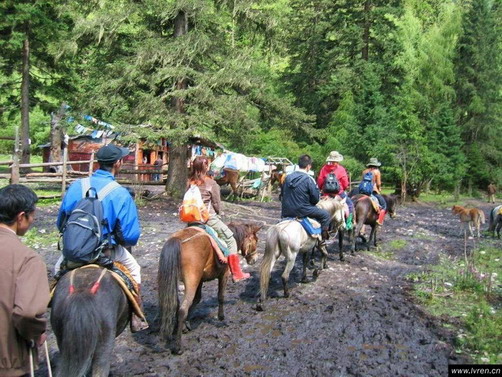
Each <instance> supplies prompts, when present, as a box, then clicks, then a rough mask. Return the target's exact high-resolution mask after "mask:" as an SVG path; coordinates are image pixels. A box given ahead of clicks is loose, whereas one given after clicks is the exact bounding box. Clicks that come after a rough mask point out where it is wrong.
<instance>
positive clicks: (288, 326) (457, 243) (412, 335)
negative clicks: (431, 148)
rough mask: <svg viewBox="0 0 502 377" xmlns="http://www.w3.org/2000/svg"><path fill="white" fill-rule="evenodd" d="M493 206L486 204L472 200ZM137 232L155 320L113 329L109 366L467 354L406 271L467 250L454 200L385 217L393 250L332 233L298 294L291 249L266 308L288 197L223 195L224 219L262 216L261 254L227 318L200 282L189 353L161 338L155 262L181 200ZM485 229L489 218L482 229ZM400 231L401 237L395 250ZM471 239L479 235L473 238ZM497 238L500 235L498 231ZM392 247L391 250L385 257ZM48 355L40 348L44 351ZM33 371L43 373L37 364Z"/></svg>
mask: <svg viewBox="0 0 502 377" xmlns="http://www.w3.org/2000/svg"><path fill="white" fill-rule="evenodd" d="M473 205H477V206H478V207H480V208H482V209H483V210H484V211H485V214H488V211H489V208H491V206H489V205H488V204H486V203H482V202H473ZM139 211H140V219H141V224H142V231H143V232H142V237H141V240H140V243H139V245H138V246H137V247H135V248H134V250H133V254H134V255H135V257H136V258H137V260H138V262H139V263H140V265H141V267H142V279H143V284H142V286H143V298H144V302H145V309H146V313H147V317H148V320H149V322H150V324H151V327H150V329H148V330H146V331H144V332H141V333H136V334H132V333H131V332H130V331H129V329H127V330H126V331H125V332H124V333H122V334H121V335H120V336H119V337H117V339H116V344H115V350H114V353H113V355H114V356H113V359H112V363H111V371H112V375H113V376H144V377H147V376H148V377H154V376H424V377H425V376H427V377H430V376H446V375H447V374H448V372H447V371H448V364H449V363H450V364H455V363H462V362H468V361H469V359H468V358H467V356H464V355H457V354H456V353H455V350H454V346H453V339H454V335H455V334H453V333H452V332H451V330H446V329H445V328H444V327H443V326H442V324H441V321H440V319H437V318H432V317H430V316H429V315H427V314H426V313H425V312H424V311H423V309H422V308H421V307H420V305H418V303H416V302H415V300H414V299H413V297H412V295H411V294H410V288H411V284H412V283H411V282H410V281H409V280H407V279H406V275H407V274H409V273H411V272H416V271H421V270H423V269H425V268H427V266H429V265H430V264H434V263H437V262H438V260H439V257H440V255H442V254H443V255H451V256H459V257H460V256H462V255H463V253H464V238H463V235H462V234H461V229H460V227H459V221H458V219H457V218H456V217H454V216H452V215H451V211H450V210H449V209H441V208H438V207H436V206H434V205H427V204H409V205H406V206H400V207H399V208H398V218H396V219H390V218H387V219H386V221H385V224H384V226H383V229H382V231H381V232H380V233H379V235H378V239H379V242H380V250H382V251H385V253H386V254H387V258H380V257H378V254H377V253H368V252H366V251H365V249H363V250H360V251H358V252H356V254H355V255H353V256H352V255H350V254H347V255H346V262H340V261H339V260H338V250H337V242H333V243H332V244H329V251H330V257H329V261H328V269H326V270H324V271H323V272H322V273H321V275H320V276H319V277H318V278H317V279H314V278H313V276H312V275H313V274H312V270H309V272H308V279H309V281H308V283H305V284H303V283H300V279H301V276H300V273H301V269H300V268H301V258H298V259H297V262H296V266H295V269H294V270H293V272H292V273H291V277H290V286H291V290H290V293H291V295H290V297H289V298H284V297H283V291H282V283H281V279H280V274H281V273H282V270H283V268H284V262H283V260H282V259H281V260H279V262H278V263H276V266H275V268H274V271H273V272H272V279H271V284H270V288H269V299H268V301H267V302H266V307H265V311H264V312H258V311H256V310H255V308H256V300H257V295H258V291H259V272H258V269H259V264H260V260H261V255H263V251H264V242H265V235H266V229H267V227H268V226H270V225H272V224H275V223H276V222H277V220H278V219H279V216H280V205H279V203H278V202H277V200H276V201H274V202H271V203H257V202H248V201H246V202H240V203H239V204H233V203H225V204H224V211H225V214H224V216H223V217H224V220H225V221H226V222H230V221H242V222H255V223H259V224H263V225H264V227H263V229H262V230H261V231H260V232H259V233H258V235H259V237H260V244H259V253H260V259H259V260H258V263H257V264H255V265H254V266H247V265H246V262H245V261H244V260H243V259H241V265H242V267H243V270H244V271H246V272H250V273H251V275H252V278H251V279H248V280H246V281H243V282H239V283H233V282H231V281H230V282H229V284H228V289H227V292H226V300H225V320H224V321H219V320H218V319H217V309H218V307H217V297H216V295H217V282H216V281H212V282H208V283H205V284H204V287H203V291H202V301H201V303H200V304H199V306H198V308H197V310H196V311H195V312H194V314H193V316H192V319H191V321H190V323H191V328H192V329H191V331H190V332H188V333H186V334H184V335H183V343H184V349H185V352H184V353H183V354H182V355H180V356H175V355H172V354H171V352H170V350H169V344H166V342H164V341H161V340H160V339H159V324H158V320H157V315H158V305H157V297H158V296H157V265H158V260H159V255H160V251H161V248H162V245H163V244H164V242H165V241H166V239H167V238H168V237H169V235H170V234H172V233H174V232H175V231H177V230H179V229H181V228H182V227H183V226H184V224H182V223H181V222H180V221H179V220H178V218H177V203H176V202H174V201H172V200H170V199H167V198H162V199H159V200H152V201H146V204H145V205H144V206H141V207H140V208H139ZM56 213H57V206H52V207H44V208H41V209H40V210H39V212H38V218H37V220H36V221H37V223H36V224H35V226H36V227H37V228H38V229H44V228H45V229H50V228H51V227H53V226H54V225H53V224H54V222H55V219H56ZM486 228H487V224H485V225H484V228H483V229H486ZM394 240H402V242H401V244H402V245H404V246H402V247H399V248H395V249H393V248H392V247H390V245H392V242H393V241H394ZM469 242H470V244H469V245H468V247H469V248H472V246H473V245H472V243H473V242H474V241H472V240H470V241H469ZM490 242H493V243H494V244H497V243H498V244H499V243H500V241H496V240H493V241H490ZM38 251H39V252H40V253H41V254H42V255H43V257H44V259H45V261H46V263H47V265H48V268H49V269H50V270H51V271H52V267H53V265H54V263H55V262H56V260H57V257H58V252H57V251H56V250H54V249H53V248H47V249H43V248H42V249H39V250H38ZM389 253H390V256H389ZM49 349H50V354H51V359H52V362H53V364H55V366H56V367H57V359H58V349H57V345H56V341H55V337H54V335H53V334H52V333H50V334H49ZM42 362H43V358H42ZM41 366H42V367H41V369H40V370H39V371H38V372H37V376H46V375H47V368H46V367H45V366H43V364H42V363H41Z"/></svg>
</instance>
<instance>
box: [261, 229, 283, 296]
mask: <svg viewBox="0 0 502 377" xmlns="http://www.w3.org/2000/svg"><path fill="white" fill-rule="evenodd" d="M278 247H280V245H279V231H278V230H277V227H275V226H272V227H271V228H270V229H269V230H268V233H267V241H266V243H265V254H264V255H263V260H262V262H261V266H260V299H261V302H262V303H263V302H265V300H266V298H267V291H268V285H269V283H270V273H271V272H272V271H271V270H272V263H273V262H274V259H275V252H276V250H277V248H278Z"/></svg>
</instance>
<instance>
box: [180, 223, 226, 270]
mask: <svg viewBox="0 0 502 377" xmlns="http://www.w3.org/2000/svg"><path fill="white" fill-rule="evenodd" d="M187 228H190V229H193V230H195V231H196V232H197V233H196V234H194V235H192V236H190V237H188V238H185V239H182V241H181V242H182V243H184V242H187V241H189V240H191V239H192V238H195V237H200V236H207V237H209V240H210V241H211V246H212V247H213V250H214V252H215V253H216V255H217V257H218V260H219V261H220V262H221V263H223V264H227V263H228V260H227V256H228V255H229V254H230V252H229V250H228V247H227V245H226V244H225V242H224V241H223V240H222V239H220V238H219V237H218V234H217V233H216V231H215V230H214V229H213V228H211V227H210V226H209V225H205V224H200V223H190V224H188V227H187ZM179 232H181V231H179ZM179 232H176V233H175V234H174V235H173V237H176V236H178V237H179V236H180V235H179V234H178V233H179ZM180 238H181V237H180Z"/></svg>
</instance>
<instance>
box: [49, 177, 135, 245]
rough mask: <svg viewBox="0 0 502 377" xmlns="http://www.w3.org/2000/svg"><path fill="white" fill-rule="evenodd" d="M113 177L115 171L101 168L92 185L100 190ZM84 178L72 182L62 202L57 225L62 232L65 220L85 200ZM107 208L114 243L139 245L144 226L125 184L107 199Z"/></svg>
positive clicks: (104, 205) (104, 200)
mask: <svg viewBox="0 0 502 377" xmlns="http://www.w3.org/2000/svg"><path fill="white" fill-rule="evenodd" d="M113 180H115V178H114V176H113V175H112V174H111V173H109V172H107V171H105V170H101V169H98V170H96V171H95V172H94V174H93V175H92V177H91V187H94V188H95V189H96V191H99V190H101V189H102V188H103V187H105V186H106V185H107V184H108V183H109V182H111V181H113ZM81 181H82V180H81V179H79V180H78V181H76V182H73V183H72V184H71V186H70V187H69V188H68V191H67V192H66V194H65V196H64V199H63V202H62V203H61V207H60V208H59V214H58V220H57V226H58V229H59V230H60V231H61V228H62V225H63V223H64V221H65V219H66V218H67V217H68V216H69V215H70V213H71V211H72V210H73V209H74V208H75V206H76V205H77V202H78V201H80V199H82V184H81ZM103 210H104V217H105V218H106V219H107V220H108V224H109V225H110V229H111V231H112V243H113V244H119V245H122V246H134V245H136V243H137V242H138V239H139V236H140V234H141V229H140V225H139V218H138V210H137V208H136V204H135V203H134V200H133V198H132V197H131V194H129V191H127V189H126V188H125V187H122V186H120V187H117V188H116V189H114V190H113V191H112V192H110V193H109V194H108V195H107V196H106V197H105V198H104V199H103ZM104 228H105V227H104ZM108 233H109V231H108V229H103V235H104V236H106V235H107V234H108Z"/></svg>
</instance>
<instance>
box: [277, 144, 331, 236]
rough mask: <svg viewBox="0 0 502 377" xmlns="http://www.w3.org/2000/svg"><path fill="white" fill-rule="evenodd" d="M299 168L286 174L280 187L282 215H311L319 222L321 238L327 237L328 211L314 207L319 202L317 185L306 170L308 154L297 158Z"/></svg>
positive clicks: (307, 169) (310, 166)
mask: <svg viewBox="0 0 502 377" xmlns="http://www.w3.org/2000/svg"><path fill="white" fill-rule="evenodd" d="M298 166H299V169H298V170H297V171H295V172H293V173H291V174H289V175H288V176H286V180H285V181H284V185H283V188H282V211H281V216H282V217H312V218H314V219H316V220H318V221H319V222H320V223H321V228H322V237H323V240H324V241H325V240H327V239H328V230H329V225H330V220H331V219H330V215H329V213H328V212H327V211H326V210H324V209H322V208H318V207H316V204H317V203H318V202H319V198H320V192H319V187H317V184H316V182H315V180H314V178H312V177H311V176H310V175H309V174H308V172H309V171H310V169H311V168H312V158H311V157H310V156H309V155H308V154H304V155H302V156H300V158H299V159H298Z"/></svg>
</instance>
